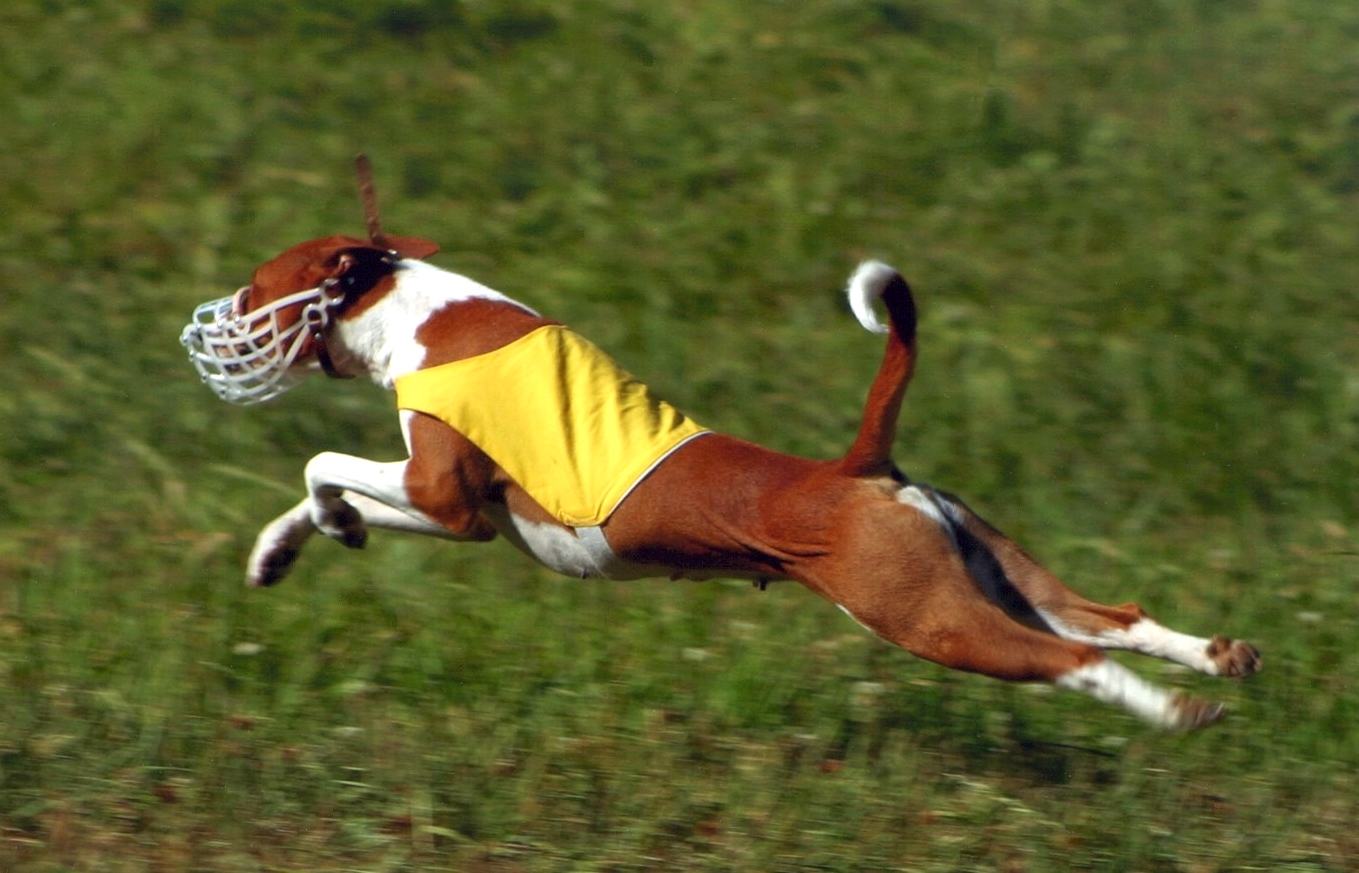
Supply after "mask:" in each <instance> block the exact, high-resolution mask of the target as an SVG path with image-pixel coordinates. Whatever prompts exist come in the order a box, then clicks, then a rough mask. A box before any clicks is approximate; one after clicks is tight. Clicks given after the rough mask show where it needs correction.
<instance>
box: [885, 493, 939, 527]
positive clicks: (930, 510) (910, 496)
mask: <svg viewBox="0 0 1359 873" xmlns="http://www.w3.org/2000/svg"><path fill="white" fill-rule="evenodd" d="M897 502H898V503H904V504H905V505H907V506H910V507H913V508H915V509H918V510H920V512H921V513H922V514H923V515H924V516H925V517H926V518H928V519H929V520H930V521H932V522H934V523H935V524H937V525H939V526H940V527H943V528H951V527H952V524H950V521H949V518H948V516H946V515H945V514H944V509H943V507H941V506H940V505H939V501H937V500H935V499H934V497H933V495H931V494H930V493H929V492H927V491H926V490H925V489H923V488H921V487H920V486H919V485H907V486H906V487H905V488H902V489H901V490H900V491H898V492H897Z"/></svg>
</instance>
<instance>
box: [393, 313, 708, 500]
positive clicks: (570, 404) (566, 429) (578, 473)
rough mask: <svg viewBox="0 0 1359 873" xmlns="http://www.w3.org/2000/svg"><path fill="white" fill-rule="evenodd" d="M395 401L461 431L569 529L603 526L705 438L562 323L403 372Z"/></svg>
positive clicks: (695, 427)
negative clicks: (685, 448) (678, 453)
mask: <svg viewBox="0 0 1359 873" xmlns="http://www.w3.org/2000/svg"><path fill="white" fill-rule="evenodd" d="M396 403H397V406H398V407H399V408H401V409H409V410H412V411H415V412H423V413H426V414H428V415H432V416H434V417H435V418H438V419H439V420H441V421H443V422H445V423H447V424H448V425H450V426H451V427H453V428H455V429H456V430H457V431H459V432H460V433H462V434H463V435H464V436H466V437H467V438H468V439H470V440H471V441H472V442H474V443H476V445H477V446H478V447H479V448H480V449H481V450H482V451H484V452H485V453H486V454H488V455H490V456H491V458H492V459H493V460H494V461H495V462H496V463H497V464H499V465H500V466H501V467H502V468H503V469H504V470H505V471H506V472H507V473H509V474H510V476H512V477H514V480H515V481H516V482H518V483H519V484H520V485H521V486H522V487H523V488H524V490H525V491H527V492H528V493H529V495H530V496H531V497H532V498H533V499H534V500H536V501H538V503H539V504H541V505H542V507H543V508H544V509H546V510H547V511H548V512H550V513H552V515H553V516H555V517H556V518H557V519H558V520H560V521H561V522H562V523H563V524H567V525H570V526H572V527H589V526H593V525H600V524H603V523H604V521H605V520H606V519H607V518H608V517H609V516H610V515H611V514H612V513H613V511H614V510H615V509H616V508H617V507H618V505H619V504H620V503H622V502H623V498H624V497H626V496H627V495H628V493H629V492H630V491H631V490H632V488H633V486H635V485H636V484H637V483H638V482H640V481H641V480H642V479H643V478H644V477H645V476H646V475H647V474H648V473H650V472H651V470H652V469H653V468H654V467H655V466H656V465H657V464H658V463H660V461H661V460H663V459H664V458H665V457H666V456H667V455H669V454H670V453H671V452H673V451H674V450H675V449H677V448H679V447H680V445H681V444H683V443H685V442H687V441H688V440H690V439H692V438H693V437H695V436H698V435H699V434H702V433H707V432H708V431H707V429H706V428H703V427H701V426H700V425H698V424H696V423H695V422H693V421H691V420H689V419H688V418H686V417H685V416H684V414H683V413H681V412H680V411H679V410H677V409H675V408H674V407H673V406H671V405H670V404H668V403H665V402H664V401H661V400H657V399H655V398H654V397H652V396H651V394H650V392H649V391H648V390H647V387H646V386H645V385H643V384H642V383H641V382H639V381H637V380H636V379H634V378H633V377H632V376H630V375H629V374H628V373H626V372H624V371H623V370H622V369H621V368H620V367H619V366H618V365H617V364H615V363H614V362H613V361H612V360H611V359H610V358H609V357H608V356H607V355H606V354H604V352H602V351H600V349H599V348H598V347H596V346H595V345H594V344H592V343H591V342H590V341H588V340H586V339H585V338H583V337H581V336H580V335H579V334H576V333H575V332H573V331H571V330H570V329H569V328H566V327H564V326H561V325H548V326H546V327H540V328H538V329H537V330H535V331H533V332H532V333H528V334H525V335H524V336H522V337H520V338H519V339H517V340H515V341H514V342H512V343H510V344H509V345H506V346H502V347H501V348H498V349H495V350H494V351H491V352H487V353H486V354H484V355H478V356H476V357H473V358H465V359H463V360H461V361H453V362H452V363H448V364H442V365H440V366H437V367H430V368H428V369H424V370H417V371H416V372H414V373H410V374H409V375H406V376H402V377H400V378H399V379H397V380H396Z"/></svg>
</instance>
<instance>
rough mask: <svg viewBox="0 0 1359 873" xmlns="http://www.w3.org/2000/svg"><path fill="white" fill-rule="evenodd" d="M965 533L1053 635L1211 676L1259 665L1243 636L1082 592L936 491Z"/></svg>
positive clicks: (1243, 673)
mask: <svg viewBox="0 0 1359 873" xmlns="http://www.w3.org/2000/svg"><path fill="white" fill-rule="evenodd" d="M934 494H935V495H936V497H937V499H939V500H940V501H941V502H942V503H943V504H944V505H945V507H946V509H947V511H948V512H949V514H950V515H951V516H952V517H953V519H954V521H955V522H956V523H957V524H958V525H959V526H960V527H961V528H962V529H963V532H964V536H969V537H972V538H974V539H975V540H976V541H977V542H978V543H979V544H980V545H981V546H982V547H983V548H985V550H986V551H987V552H988V553H989V554H990V555H991V556H993V557H994V560H995V562H996V563H997V564H998V566H999V568H1000V569H1001V572H1002V573H1003V575H1004V577H1005V581H1007V582H1008V583H1010V584H1012V585H1013V586H1014V588H1015V590H1017V591H1018V592H1019V593H1020V594H1021V595H1022V596H1023V598H1024V600H1025V601H1026V602H1027V604H1028V605H1029V606H1031V608H1032V610H1033V612H1034V613H1035V614H1036V615H1037V616H1038V617H1039V618H1040V619H1041V621H1042V622H1043V623H1044V624H1045V625H1046V626H1047V627H1048V628H1049V629H1050V630H1051V631H1052V632H1053V633H1055V634H1057V635H1059V636H1061V637H1064V638H1066V639H1069V640H1075V641H1078V642H1084V643H1089V644H1091V645H1094V646H1098V647H1100V648H1103V649H1124V650H1128V651H1133V652H1138V653H1140V654H1144V655H1151V656H1153V657H1157V658H1165V659H1166V660H1170V661H1175V662H1176V663H1179V664H1183V665H1185V666H1187V667H1190V668H1192V669H1194V670H1198V671H1199V672H1202V673H1207V674H1208V675H1210V676H1248V675H1250V674H1251V673H1254V672H1256V671H1257V670H1259V669H1260V665H1261V660H1260V653H1259V652H1258V651H1256V649H1255V647H1254V646H1252V645H1250V644H1249V643H1246V642H1244V641H1242V640H1232V639H1229V638H1227V637H1225V636H1215V637H1212V638H1211V639H1209V638H1205V637H1198V636H1193V635H1191V634H1186V633H1181V632H1179V631H1174V630H1171V629H1170V628H1167V627H1165V626H1164V625H1161V624H1159V623H1157V622H1156V621H1153V620H1152V619H1151V618H1150V617H1149V616H1148V615H1147V614H1146V613H1145V612H1144V611H1143V610H1142V608H1141V607H1139V606H1138V605H1137V604H1135V603H1128V604H1124V605H1122V606H1105V605H1103V604H1099V603H1094V602H1092V601H1090V600H1087V599H1086V598H1084V597H1082V596H1080V595H1079V594H1077V593H1076V592H1074V591H1072V590H1071V589H1070V588H1068V587H1067V586H1066V585H1064V584H1063V583H1062V582H1061V581H1060V580H1059V579H1058V578H1057V577H1056V576H1054V575H1053V574H1052V573H1050V572H1048V571H1047V570H1046V569H1044V568H1043V567H1042V566H1041V565H1039V564H1038V562H1037V561H1035V560H1034V559H1033V558H1031V557H1029V555H1027V554H1026V553H1025V552H1024V550H1023V549H1021V548H1020V547H1019V546H1018V545H1016V544H1015V543H1014V542H1013V541H1012V540H1010V539H1009V538H1008V537H1006V536H1005V535H1004V534H1002V533H1000V531H998V530H996V529H995V528H994V527H992V526H991V525H989V524H988V523H986V522H985V521H983V520H982V519H981V518H980V517H979V516H978V515H976V513H974V512H972V510H971V509H969V508H968V507H967V506H966V505H965V504H964V503H963V502H962V501H960V500H958V499H957V498H956V497H953V496H952V495H946V494H941V493H939V492H934Z"/></svg>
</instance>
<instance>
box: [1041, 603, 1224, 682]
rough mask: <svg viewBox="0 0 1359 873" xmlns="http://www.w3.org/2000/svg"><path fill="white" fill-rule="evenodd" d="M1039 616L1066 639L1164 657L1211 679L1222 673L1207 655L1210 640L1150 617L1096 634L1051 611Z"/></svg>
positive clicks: (1154, 656)
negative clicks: (1079, 627) (1062, 618)
mask: <svg viewBox="0 0 1359 873" xmlns="http://www.w3.org/2000/svg"><path fill="white" fill-rule="evenodd" d="M1038 614H1039V615H1041V616H1042V617H1043V620H1044V621H1045V622H1047V624H1048V627H1050V628H1052V629H1053V631H1054V632H1055V633H1056V634H1057V635H1058V636H1059V637H1062V638H1064V639H1068V640H1075V641H1076V642H1080V643H1088V644H1089V645H1092V646H1099V647H1100V648H1101V649H1123V650H1126V651H1130V652H1138V653H1140V654H1143V655H1150V656H1151V657H1153V658H1164V659H1165V660H1167V661H1174V662H1175V663H1177V664H1183V665H1184V666H1186V667H1189V668H1191V669H1194V670H1198V671H1199V672H1200V673H1207V674H1208V675H1209V676H1217V675H1218V674H1219V673H1220V672H1221V671H1220V669H1219V667H1218V665H1217V663H1216V662H1215V661H1213V659H1212V658H1210V657H1209V656H1208V647H1209V645H1210V643H1209V641H1208V640H1206V639H1204V638H1203V637H1196V636H1191V635H1190V634H1185V633H1180V632H1179V631H1173V630H1171V629H1170V628H1168V627H1165V626H1164V625H1160V624H1157V623H1156V622H1154V621H1152V620H1151V619H1149V618H1144V619H1141V620H1139V621H1136V622H1134V623H1133V624H1132V625H1130V626H1129V627H1128V628H1127V629H1126V630H1117V629H1111V630H1106V631H1101V632H1100V633H1097V634H1096V633H1088V632H1085V631H1082V630H1078V629H1077V628H1074V627H1072V626H1071V625H1069V624H1067V623H1066V622H1064V621H1062V620H1061V619H1059V618H1057V617H1056V616H1054V615H1053V614H1052V613H1051V612H1049V611H1048V610H1045V609H1039V610H1038Z"/></svg>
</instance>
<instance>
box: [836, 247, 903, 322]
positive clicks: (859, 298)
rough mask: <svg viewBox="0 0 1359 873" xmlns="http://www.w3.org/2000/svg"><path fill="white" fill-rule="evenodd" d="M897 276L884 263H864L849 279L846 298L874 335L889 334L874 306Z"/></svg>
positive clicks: (860, 320)
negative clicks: (888, 284)
mask: <svg viewBox="0 0 1359 873" xmlns="http://www.w3.org/2000/svg"><path fill="white" fill-rule="evenodd" d="M896 275H897V271H896V270H894V269H892V268H891V267H889V266H887V265H886V264H884V263H883V262H882V261H864V262H863V263H862V264H860V265H859V268H858V269H857V270H855V271H854V275H852V276H850V277H849V287H847V288H846V289H845V296H846V297H848V298H849V308H850V310H851V311H852V312H853V313H854V317H855V318H857V319H858V320H859V324H861V325H863V327H864V329H865V330H871V331H872V332H873V333H887V325H885V324H883V323H882V320H881V319H879V318H878V314H877V312H875V311H874V310H873V304H874V303H876V302H877V301H878V300H880V299H881V298H882V295H883V292H885V291H886V290H887V283H888V282H890V281H892V279H893V278H894V277H895V276H896Z"/></svg>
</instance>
